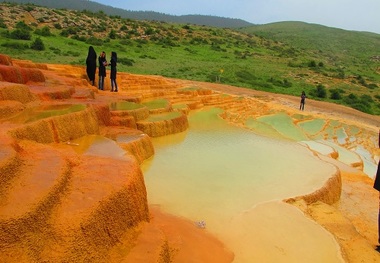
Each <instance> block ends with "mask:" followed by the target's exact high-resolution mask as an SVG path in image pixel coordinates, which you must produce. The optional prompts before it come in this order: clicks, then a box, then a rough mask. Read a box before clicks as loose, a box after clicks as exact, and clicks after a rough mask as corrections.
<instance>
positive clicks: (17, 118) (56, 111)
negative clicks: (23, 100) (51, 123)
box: [6, 104, 86, 123]
mask: <svg viewBox="0 0 380 263" xmlns="http://www.w3.org/2000/svg"><path fill="white" fill-rule="evenodd" d="M85 109H86V105H84V104H59V105H45V106H39V107H32V108H28V109H26V110H24V111H22V112H21V113H18V114H17V115H14V116H11V117H10V118H8V119H7V120H6V121H9V122H12V123H29V122H33V121H38V120H41V119H45V118H49V117H55V116H60V115H65V114H69V113H73V112H78V111H82V110H85Z"/></svg>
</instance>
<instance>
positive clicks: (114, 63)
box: [111, 51, 118, 92]
mask: <svg viewBox="0 0 380 263" xmlns="http://www.w3.org/2000/svg"><path fill="white" fill-rule="evenodd" d="M116 74H117V54H116V52H113V51H112V52H111V92H118V88H117V82H116Z"/></svg>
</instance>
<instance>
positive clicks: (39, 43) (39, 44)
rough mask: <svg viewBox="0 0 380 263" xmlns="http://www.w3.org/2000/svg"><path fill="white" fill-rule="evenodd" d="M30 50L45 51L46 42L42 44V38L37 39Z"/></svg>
mask: <svg viewBox="0 0 380 263" xmlns="http://www.w3.org/2000/svg"><path fill="white" fill-rule="evenodd" d="M30 48H31V49H34V50H39V51H41V50H45V45H44V42H42V40H41V38H39V37H37V38H36V39H35V40H34V41H33V43H32V44H31V45H30Z"/></svg>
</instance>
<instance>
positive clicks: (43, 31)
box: [34, 26, 52, 37]
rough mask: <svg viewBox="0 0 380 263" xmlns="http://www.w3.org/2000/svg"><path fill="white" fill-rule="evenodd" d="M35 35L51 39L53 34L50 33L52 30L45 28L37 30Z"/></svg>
mask: <svg viewBox="0 0 380 263" xmlns="http://www.w3.org/2000/svg"><path fill="white" fill-rule="evenodd" d="M34 33H35V34H37V35H40V36H44V37H50V36H51V35H52V33H51V32H50V28H49V27H47V26H44V27H43V28H41V29H36V30H35V31H34Z"/></svg>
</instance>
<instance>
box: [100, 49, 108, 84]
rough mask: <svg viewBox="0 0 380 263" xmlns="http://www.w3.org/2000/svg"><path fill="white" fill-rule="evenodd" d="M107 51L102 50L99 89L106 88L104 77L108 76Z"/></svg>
mask: <svg viewBox="0 0 380 263" xmlns="http://www.w3.org/2000/svg"><path fill="white" fill-rule="evenodd" d="M107 65H108V64H107V59H106V52H104V51H102V53H101V54H100V56H99V89H100V90H104V78H105V77H106V66H107Z"/></svg>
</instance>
